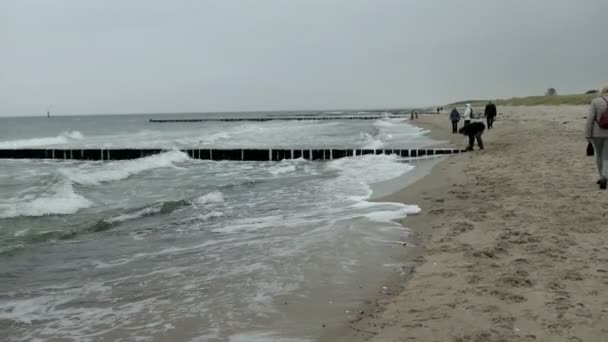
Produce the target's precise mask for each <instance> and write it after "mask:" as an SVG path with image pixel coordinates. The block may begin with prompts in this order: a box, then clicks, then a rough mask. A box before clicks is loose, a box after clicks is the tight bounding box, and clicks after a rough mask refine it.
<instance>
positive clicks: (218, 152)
mask: <svg viewBox="0 0 608 342" xmlns="http://www.w3.org/2000/svg"><path fill="white" fill-rule="evenodd" d="M166 151H169V150H164V149H0V159H68V160H129V159H138V158H144V157H149V156H152V155H155V154H159V153H162V152H166ZM180 151H182V152H184V153H187V154H188V156H190V157H191V158H193V159H202V160H217V161H219V160H234V161H281V160H284V159H299V158H303V159H306V160H333V159H340V158H344V157H353V156H361V155H370V154H371V155H374V154H375V155H382V154H384V155H392V154H396V155H398V156H401V157H423V156H433V155H449V154H456V153H461V152H465V151H466V150H461V149H456V148H431V149H181V150H180Z"/></svg>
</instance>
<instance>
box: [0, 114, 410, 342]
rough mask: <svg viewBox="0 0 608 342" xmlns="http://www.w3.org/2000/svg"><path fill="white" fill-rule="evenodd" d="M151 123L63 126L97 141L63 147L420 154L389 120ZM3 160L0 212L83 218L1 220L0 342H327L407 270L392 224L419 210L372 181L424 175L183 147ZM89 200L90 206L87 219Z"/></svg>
mask: <svg viewBox="0 0 608 342" xmlns="http://www.w3.org/2000/svg"><path fill="white" fill-rule="evenodd" d="M140 119H143V120H144V121H147V119H148V118H147V117H145V116H141V117H137V116H128V117H126V118H122V117H121V118H112V117H100V118H98V119H97V118H85V117H83V118H79V120H80V121H70V120H72V119H70V118H55V119H54V120H53V121H52V122H53V127H55V128H53V129H56V126H60V127H65V129H66V130H67V129H69V130H71V131H76V130H79V131H82V132H87V134H86V135H87V136H86V138H85V139H82V140H84V141H80V140H78V137H76V136H75V137H73V138H70V137H66V139H67V140H68V141H69V144H70V145H73V146H75V147H76V148H78V147H82V146H87V147H90V148H95V147H99V146H109V144H112V146H114V147H123V146H124V147H134V146H144V147H157V148H163V147H166V146H176V145H177V146H183V147H190V148H194V147H196V146H201V145H209V146H210V147H214V148H227V147H235V148H240V147H244V146H245V147H256V146H259V147H261V148H267V147H273V148H274V147H279V146H281V147H287V148H288V147H289V146H293V147H294V148H296V147H302V146H305V147H320V148H325V147H334V148H335V147H348V148H350V147H352V148H362V147H363V146H365V144H366V143H367V142H370V143H376V144H378V145H375V146H383V147H387V148H391V147H392V146H395V145H398V146H407V147H408V148H417V147H420V146H419V145H416V144H420V143H419V141H418V140H417V139H419V138H420V131H419V130H417V129H415V128H412V127H411V126H409V125H407V124H406V123H403V122H399V121H394V122H393V121H390V120H381V121H377V122H371V121H360V122H359V121H355V120H352V121H348V122H286V121H277V122H267V123H264V122H252V123H242V122H241V123H238V124H235V123H210V124H208V125H207V124H205V125H179V124H177V125H166V126H162V127H161V126H146V125H142V123H141V122H142V121H141V120H140ZM61 120H66V122H61ZM44 122H47V121H44ZM49 122H51V121H49ZM26 123H27V122H26ZM85 123H86V124H85ZM79 125H80V126H79ZM23 126H25V127H29V126H27V125H25V124H24V125H23ZM87 127H99V131H96V132H97V133H96V134H95V135H93V134H92V133H88V132H89V130H87ZM148 127H150V128H148ZM0 129H1V128H0ZM53 129H44V130H41V131H43V132H53V133H48V134H46V133H45V134H44V135H38V137H44V136H45V135H49V136H52V135H54V134H55V133H57V131H53ZM144 130H145V131H144ZM137 132H140V133H139V134H138V133H137ZM362 133H363V134H362ZM365 134H368V135H365ZM6 136H7V138H3V139H4V140H9V139H11V138H10V137H11V136H10V135H6ZM27 136H28V137H29V136H32V137H35V136H36V135H35V134H33V133H31V134H29V133H28V135H27ZM368 136H369V137H370V139H375V140H376V141H377V142H374V141H372V140H370V141H367V142H366V140H365V139H366V137H368ZM12 137H13V138H12V139H14V135H13V136H12ZM0 163H2V165H1V166H0V167H1V169H2V171H3V172H2V173H3V175H0V184H1V185H2V187H1V190H0V191H2V194H3V195H5V196H4V198H8V199H10V200H2V198H0V204H9V205H10V204H14V203H12V202H11V201H17V202H19V203H22V204H24V205H29V204H34V205H41V204H42V203H41V201H38V202H36V200H42V202H44V203H46V202H48V203H51V202H60V203H64V204H69V205H71V206H72V207H71V208H69V210H68V209H65V210H64V209H62V208H50V210H46V209H49V208H46V209H44V210H43V208H38V210H39V211H40V212H64V213H68V212H72V214H61V215H62V216H59V214H48V215H42V216H32V217H28V216H22V217H21V218H19V219H8V220H3V219H1V218H0V258H5V259H2V260H0V262H2V264H3V267H4V268H5V272H4V274H5V275H6V279H5V281H4V282H2V283H0V292H3V293H10V298H7V299H6V301H4V302H2V301H0V321H2V322H3V323H4V324H3V325H2V326H3V329H0V340H14V341H31V340H49V339H51V340H52V339H65V340H77V341H95V340H99V339H104V340H116V339H120V340H142V341H143V340H150V341H153V340H161V339H162V340H171V341H205V340H210V341H218V340H220V341H229V340H231V339H232V340H233V341H239V340H245V341H251V340H255V341H275V340H276V341H304V340H307V339H310V340H316V339H317V338H318V336H319V333H320V331H322V330H324V329H322V328H321V326H322V324H323V323H326V322H328V319H329V320H331V319H335V318H336V317H343V316H344V312H345V310H348V309H352V308H351V306H357V303H354V304H353V303H352V302H351V300H352V298H364V297H365V295H366V294H365V291H369V292H370V293H375V292H376V291H375V290H376V289H378V288H381V286H382V281H383V279H385V277H386V276H387V273H388V272H391V270H390V269H387V268H386V267H378V266H379V265H393V264H398V262H399V261H400V260H401V259H399V258H396V257H398V256H400V255H401V254H400V253H402V251H405V248H406V247H403V246H404V245H405V244H404V243H403V242H408V243H407V246H409V245H410V244H409V240H408V235H407V234H408V230H407V229H406V228H405V227H402V226H398V225H397V224H396V223H395V221H396V220H398V219H399V218H401V217H404V216H406V215H411V214H413V213H415V211H416V209H417V208H415V207H414V206H405V205H401V204H395V203H375V202H370V200H369V198H370V195H371V193H372V189H373V188H374V185H375V183H377V182H383V183H382V184H386V182H384V181H386V180H389V179H392V178H395V177H400V176H401V175H403V174H404V173H408V172H409V171H410V170H411V169H412V165H411V164H407V163H404V162H403V160H402V159H400V158H399V157H397V156H396V155H393V156H384V155H365V156H360V157H354V158H345V159H341V160H334V161H326V162H311V161H305V160H302V159H301V160H287V161H283V162H278V163H277V162H231V161H223V162H213V161H205V162H199V161H194V160H190V159H188V157H187V156H186V155H185V154H183V153H180V152H175V151H171V152H168V153H163V154H161V155H156V156H153V157H149V158H144V159H141V160H133V161H117V162H88V161H84V162H82V161H27V162H24V161H5V162H3V161H0ZM60 169H61V170H60ZM30 171H31V172H30ZM403 178H407V176H405V177H403ZM400 179H401V177H400ZM64 182H65V184H67V188H66V189H62V188H58V187H55V184H62V185H63V184H64ZM72 185H73V188H72ZM398 185H399V184H397V186H398ZM70 192H74V194H75V195H76V196H73V195H70ZM26 195H27V196H26ZM60 195H61V196H60ZM77 196H81V197H82V198H83V199H85V200H87V201H90V202H91V203H90V204H89V206H88V207H86V208H82V209H76V208H78V207H83V205H82V203H77V202H75V201H71V200H70V198H72V199H78V197H77ZM61 197H65V198H66V199H68V201H64V200H62V199H61ZM70 201H71V202H70ZM92 202H94V203H92ZM48 203H47V204H48ZM84 203H86V202H84ZM7 209H11V210H12V212H11V213H12V215H21V214H29V212H27V211H25V210H24V206H20V207H19V208H13V207H1V208H0V212H2V213H4V214H7V213H8V211H5V210H7ZM387 245H388V246H390V247H395V248H385V247H386V246H387ZM15 246H17V247H15ZM7 247H8V248H7ZM5 260H7V261H8V262H6V263H4V261H5ZM22 270H36V272H27V273H24V272H22ZM14 284H19V286H18V287H17V286H14ZM352 284H358V285H360V286H361V287H360V286H352ZM286 302H287V303H288V304H284V303H286ZM311 305H314V308H315V312H314V313H312V314H311V312H310V310H307V308H310V307H311ZM301 322H307V324H305V326H303V325H302V324H300V323H301ZM315 327H316V328H315Z"/></svg>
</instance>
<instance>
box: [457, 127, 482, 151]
mask: <svg viewBox="0 0 608 342" xmlns="http://www.w3.org/2000/svg"><path fill="white" fill-rule="evenodd" d="M485 129H486V125H484V124H483V122H473V123H470V124H468V125H465V126H463V127H462V128H460V130H459V131H458V132H460V134H464V135H468V136H469V146H468V147H467V151H473V146H474V145H475V139H477V145H478V146H479V149H480V150H483V140H482V139H481V135H482V134H483V131H485Z"/></svg>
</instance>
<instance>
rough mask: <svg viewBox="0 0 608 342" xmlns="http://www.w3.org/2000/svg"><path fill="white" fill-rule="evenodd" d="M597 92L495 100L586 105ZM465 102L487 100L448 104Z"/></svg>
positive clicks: (501, 102) (505, 103)
mask: <svg viewBox="0 0 608 342" xmlns="http://www.w3.org/2000/svg"><path fill="white" fill-rule="evenodd" d="M597 96H598V95H597V94H568V95H554V96H527V97H514V98H510V99H498V100H495V101H494V103H496V104H497V105H499V106H540V105H546V106H559V105H586V104H589V103H590V102H591V100H593V99H594V98H595V97H597ZM466 103H471V104H472V105H473V106H474V107H478V106H483V105H485V104H486V103H487V100H471V101H459V102H456V103H452V104H450V105H448V107H449V106H462V105H464V104H466Z"/></svg>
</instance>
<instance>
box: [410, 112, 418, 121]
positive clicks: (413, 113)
mask: <svg viewBox="0 0 608 342" xmlns="http://www.w3.org/2000/svg"><path fill="white" fill-rule="evenodd" d="M414 116H416V119H418V112H417V111H415V110H413V111H412V114H411V115H410V120H414Z"/></svg>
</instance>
